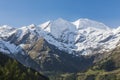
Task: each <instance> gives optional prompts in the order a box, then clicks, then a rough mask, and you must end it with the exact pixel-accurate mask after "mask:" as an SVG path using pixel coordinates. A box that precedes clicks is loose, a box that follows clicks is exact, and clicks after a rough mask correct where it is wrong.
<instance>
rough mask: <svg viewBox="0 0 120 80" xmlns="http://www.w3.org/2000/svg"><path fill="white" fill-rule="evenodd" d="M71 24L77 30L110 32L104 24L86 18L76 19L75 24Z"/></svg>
mask: <svg viewBox="0 0 120 80" xmlns="http://www.w3.org/2000/svg"><path fill="white" fill-rule="evenodd" d="M73 24H74V25H76V27H77V29H86V28H89V27H92V28H97V29H102V30H110V28H109V27H108V26H106V25H105V24H103V23H101V22H97V21H94V20H90V19H87V18H81V19H78V20H76V21H75V22H73Z"/></svg>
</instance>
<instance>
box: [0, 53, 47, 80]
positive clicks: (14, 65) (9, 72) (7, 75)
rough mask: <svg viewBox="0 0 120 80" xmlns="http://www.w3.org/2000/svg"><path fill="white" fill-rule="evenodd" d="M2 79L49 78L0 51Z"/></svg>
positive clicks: (0, 75) (45, 79)
mask: <svg viewBox="0 0 120 80" xmlns="http://www.w3.org/2000/svg"><path fill="white" fill-rule="evenodd" d="M0 80H49V79H48V78H47V77H45V76H42V75H41V74H39V73H38V72H36V71H34V70H32V69H30V68H27V67H25V66H23V65H22V64H20V63H19V62H17V61H16V60H14V59H12V58H9V57H8V56H6V55H4V54H2V53H0Z"/></svg>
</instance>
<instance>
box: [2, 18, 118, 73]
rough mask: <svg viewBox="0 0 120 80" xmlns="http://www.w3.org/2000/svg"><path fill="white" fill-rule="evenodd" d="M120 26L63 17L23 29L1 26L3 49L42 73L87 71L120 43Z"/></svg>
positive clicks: (7, 53) (5, 52)
mask: <svg viewBox="0 0 120 80" xmlns="http://www.w3.org/2000/svg"><path fill="white" fill-rule="evenodd" d="M119 40H120V27H118V28H114V29H113V28H110V27H108V26H106V25H105V24H103V23H101V22H97V21H94V20H90V19H86V18H85V19H84V18H81V19H78V20H76V21H74V22H70V21H67V20H64V19H62V18H59V19H57V20H54V21H47V22H45V23H43V24H40V25H35V24H31V25H29V26H23V27H20V28H15V27H10V26H8V25H3V26H0V52H2V53H4V54H6V55H8V56H10V57H12V58H13V59H16V60H17V61H19V62H20V63H22V64H23V65H25V66H27V67H30V68H33V69H35V70H37V71H39V72H44V73H46V72H48V71H50V72H78V71H85V70H87V69H88V68H89V67H91V66H92V65H93V64H95V63H97V62H98V61H100V60H102V59H103V58H104V57H107V56H109V55H110V51H112V50H114V49H115V48H117V47H118V46H119V43H120V41H119Z"/></svg>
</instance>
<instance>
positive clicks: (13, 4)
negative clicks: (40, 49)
mask: <svg viewBox="0 0 120 80" xmlns="http://www.w3.org/2000/svg"><path fill="white" fill-rule="evenodd" d="M57 18H63V19H66V20H68V21H75V20H77V19H79V18H89V19H93V20H96V21H100V22H103V23H105V24H106V25H108V26H112V27H117V26H119V25H120V0H0V25H4V24H8V25H10V26H13V27H20V26H23V25H29V24H32V23H34V24H41V23H43V22H45V21H48V20H55V19H57Z"/></svg>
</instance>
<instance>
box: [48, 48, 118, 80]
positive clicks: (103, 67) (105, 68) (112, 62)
mask: <svg viewBox="0 0 120 80" xmlns="http://www.w3.org/2000/svg"><path fill="white" fill-rule="evenodd" d="M50 78H51V80H120V47H117V48H116V49H114V50H113V51H110V55H109V56H108V57H106V58H104V59H102V60H101V61H99V62H97V63H96V64H94V65H93V66H92V67H91V68H89V69H88V70H87V71H86V72H83V73H82V72H80V73H65V74H57V75H56V76H55V77H53V76H50Z"/></svg>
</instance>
